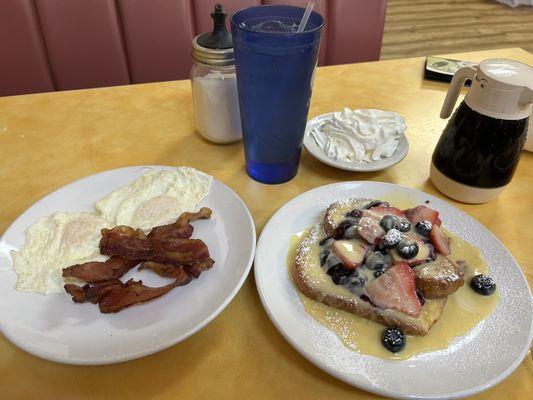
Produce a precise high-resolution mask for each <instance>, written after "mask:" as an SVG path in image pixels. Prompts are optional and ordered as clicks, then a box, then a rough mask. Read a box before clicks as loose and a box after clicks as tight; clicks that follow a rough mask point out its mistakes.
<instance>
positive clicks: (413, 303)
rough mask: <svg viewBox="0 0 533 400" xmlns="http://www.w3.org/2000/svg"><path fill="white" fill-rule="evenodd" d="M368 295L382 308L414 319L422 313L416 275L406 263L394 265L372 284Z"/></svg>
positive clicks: (367, 290)
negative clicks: (417, 292) (417, 293)
mask: <svg viewBox="0 0 533 400" xmlns="http://www.w3.org/2000/svg"><path fill="white" fill-rule="evenodd" d="M366 294H367V295H368V297H369V299H370V301H372V303H374V304H375V305H376V306H378V307H380V308H385V309H393V310H397V311H401V312H403V313H405V314H407V315H410V316H412V317H418V316H419V315H420V313H421V312H422V304H420V300H419V299H418V296H417V295H416V289H415V274H414V272H413V270H412V269H411V268H410V267H409V265H407V264H406V263H399V264H395V265H393V266H392V267H391V268H389V269H388V270H387V271H385V273H384V274H383V275H381V276H380V277H379V278H377V279H375V280H373V281H372V282H370V283H369V284H368V285H367V287H366Z"/></svg>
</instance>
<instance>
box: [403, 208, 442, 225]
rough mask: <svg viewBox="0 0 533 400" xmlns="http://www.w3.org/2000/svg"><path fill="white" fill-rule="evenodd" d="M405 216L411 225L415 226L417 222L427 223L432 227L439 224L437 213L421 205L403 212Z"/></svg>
mask: <svg viewBox="0 0 533 400" xmlns="http://www.w3.org/2000/svg"><path fill="white" fill-rule="evenodd" d="M405 216H406V217H407V219H408V220H409V222H411V224H413V225H415V224H416V223H417V222H418V221H429V222H431V223H432V224H433V225H438V226H440V224H441V220H440V219H439V213H438V212H437V211H435V210H432V209H431V208H429V207H426V206H423V205H419V206H416V207H414V208H409V209H407V210H405Z"/></svg>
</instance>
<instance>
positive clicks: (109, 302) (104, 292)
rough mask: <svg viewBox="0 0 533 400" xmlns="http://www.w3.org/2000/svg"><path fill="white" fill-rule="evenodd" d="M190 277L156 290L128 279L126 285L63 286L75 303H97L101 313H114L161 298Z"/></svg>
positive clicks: (116, 281) (114, 283) (101, 283)
mask: <svg viewBox="0 0 533 400" xmlns="http://www.w3.org/2000/svg"><path fill="white" fill-rule="evenodd" d="M190 280H191V277H190V276H188V275H187V276H180V277H177V279H176V280H175V281H174V282H173V283H170V284H168V285H165V286H160V287H157V288H153V287H149V286H145V285H143V284H142V281H135V280H133V279H130V280H129V281H127V282H126V283H123V282H121V281H120V280H118V279H111V280H109V281H105V282H100V283H97V284H95V285H93V286H91V285H88V284H87V285H85V286H78V285H73V284H67V285H65V291H66V292H67V293H68V294H70V295H71V296H72V300H73V301H74V302H76V303H84V302H86V301H90V302H91V303H95V304H96V303H98V308H99V309H100V311H101V312H102V313H104V314H105V313H114V312H118V311H120V310H122V309H123V308H126V307H129V306H132V305H134V304H137V303H143V302H146V301H149V300H152V299H155V298H158V297H161V296H163V295H164V294H166V293H168V292H169V291H171V290H172V289H174V288H175V287H177V286H182V285H186V284H187V283H189V282H190Z"/></svg>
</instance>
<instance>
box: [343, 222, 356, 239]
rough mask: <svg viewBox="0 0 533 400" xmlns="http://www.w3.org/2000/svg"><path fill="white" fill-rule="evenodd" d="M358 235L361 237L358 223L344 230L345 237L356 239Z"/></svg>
mask: <svg viewBox="0 0 533 400" xmlns="http://www.w3.org/2000/svg"><path fill="white" fill-rule="evenodd" d="M357 237H359V234H358V233H357V226H356V225H352V226H349V227H348V228H346V230H345V231H344V239H355V238H357Z"/></svg>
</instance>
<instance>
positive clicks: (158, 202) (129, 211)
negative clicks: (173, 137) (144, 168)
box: [11, 167, 213, 294]
mask: <svg viewBox="0 0 533 400" xmlns="http://www.w3.org/2000/svg"><path fill="white" fill-rule="evenodd" d="M212 180H213V178H212V177H211V176H209V175H206V174H204V173H203V172H200V171H197V170H196V169H194V168H189V167H179V168H175V169H171V170H162V171H155V170H150V171H148V172H147V173H145V174H144V175H143V176H141V177H140V178H139V179H137V180H136V181H134V182H132V183H130V184H129V185H126V186H123V187H121V188H119V189H117V190H115V191H114V192H111V193H110V194H108V195H107V196H105V197H103V198H102V199H100V200H99V201H97V202H96V204H95V205H94V207H95V209H96V211H97V212H93V213H89V212H82V213H65V212H56V213H55V214H52V215H50V216H48V217H43V218H41V219H39V220H38V221H37V222H36V223H35V224H33V225H32V226H31V227H29V228H28V229H27V230H26V232H25V234H26V240H25V243H24V245H23V246H22V247H21V249H20V250H19V251H12V252H11V257H12V259H13V267H14V269H15V272H16V273H17V276H18V280H17V283H16V286H15V288H16V289H17V290H21V291H30V292H37V293H43V294H48V293H58V292H61V291H62V290H63V285H64V284H65V281H64V280H63V276H62V273H63V271H62V270H63V268H66V267H69V266H71V265H74V264H81V263H84V262H88V261H99V260H104V259H105V257H103V256H101V255H100V249H99V243H100V238H101V234H100V230H101V229H102V228H110V227H113V226H117V225H128V226H131V227H133V228H135V229H137V228H141V229H143V230H145V231H146V232H148V231H149V230H151V229H152V228H153V227H154V226H159V225H164V224H168V223H171V222H174V221H175V220H176V219H177V218H178V217H179V215H180V214H181V213H183V212H185V211H197V210H198V203H199V202H200V201H201V200H202V199H203V198H204V197H205V196H207V194H208V193H209V189H210V187H211V183H212Z"/></svg>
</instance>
